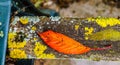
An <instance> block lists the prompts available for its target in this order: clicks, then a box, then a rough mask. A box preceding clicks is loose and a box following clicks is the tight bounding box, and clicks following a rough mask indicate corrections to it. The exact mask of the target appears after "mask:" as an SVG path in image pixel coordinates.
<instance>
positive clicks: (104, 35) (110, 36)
mask: <svg viewBox="0 0 120 65" xmlns="http://www.w3.org/2000/svg"><path fill="white" fill-rule="evenodd" d="M88 39H89V40H96V41H100V40H111V41H118V40H120V32H119V31H117V30H114V29H106V30H103V31H100V32H96V33H93V34H91V35H89V36H88Z"/></svg>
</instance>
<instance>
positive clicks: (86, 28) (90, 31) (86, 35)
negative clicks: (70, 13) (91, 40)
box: [85, 27, 94, 40]
mask: <svg viewBox="0 0 120 65" xmlns="http://www.w3.org/2000/svg"><path fill="white" fill-rule="evenodd" d="M93 31H94V29H93V27H90V28H88V27H85V40H88V35H91V34H92V32H93Z"/></svg>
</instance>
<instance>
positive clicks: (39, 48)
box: [34, 42, 55, 58]
mask: <svg viewBox="0 0 120 65" xmlns="http://www.w3.org/2000/svg"><path fill="white" fill-rule="evenodd" d="M46 49H47V47H46V46H44V45H42V44H41V43H40V42H36V43H35V48H34V54H35V55H36V57H37V58H54V57H55V56H54V54H52V53H50V54H46V53H44V51H45V50H46Z"/></svg>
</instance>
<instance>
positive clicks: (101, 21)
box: [87, 17, 120, 27]
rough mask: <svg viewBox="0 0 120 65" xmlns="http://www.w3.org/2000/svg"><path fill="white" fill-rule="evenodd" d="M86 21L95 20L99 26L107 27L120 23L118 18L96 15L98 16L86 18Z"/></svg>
mask: <svg viewBox="0 0 120 65" xmlns="http://www.w3.org/2000/svg"><path fill="white" fill-rule="evenodd" d="M87 20H88V22H96V23H97V24H98V25H100V26H101V27H107V26H115V25H117V24H120V20H119V19H117V18H112V17H111V18H104V17H98V18H87Z"/></svg>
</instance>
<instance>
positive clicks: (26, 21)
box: [20, 17, 28, 24]
mask: <svg viewBox="0 0 120 65" xmlns="http://www.w3.org/2000/svg"><path fill="white" fill-rule="evenodd" d="M20 22H21V23H22V24H28V18H22V17H21V18H20Z"/></svg>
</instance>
